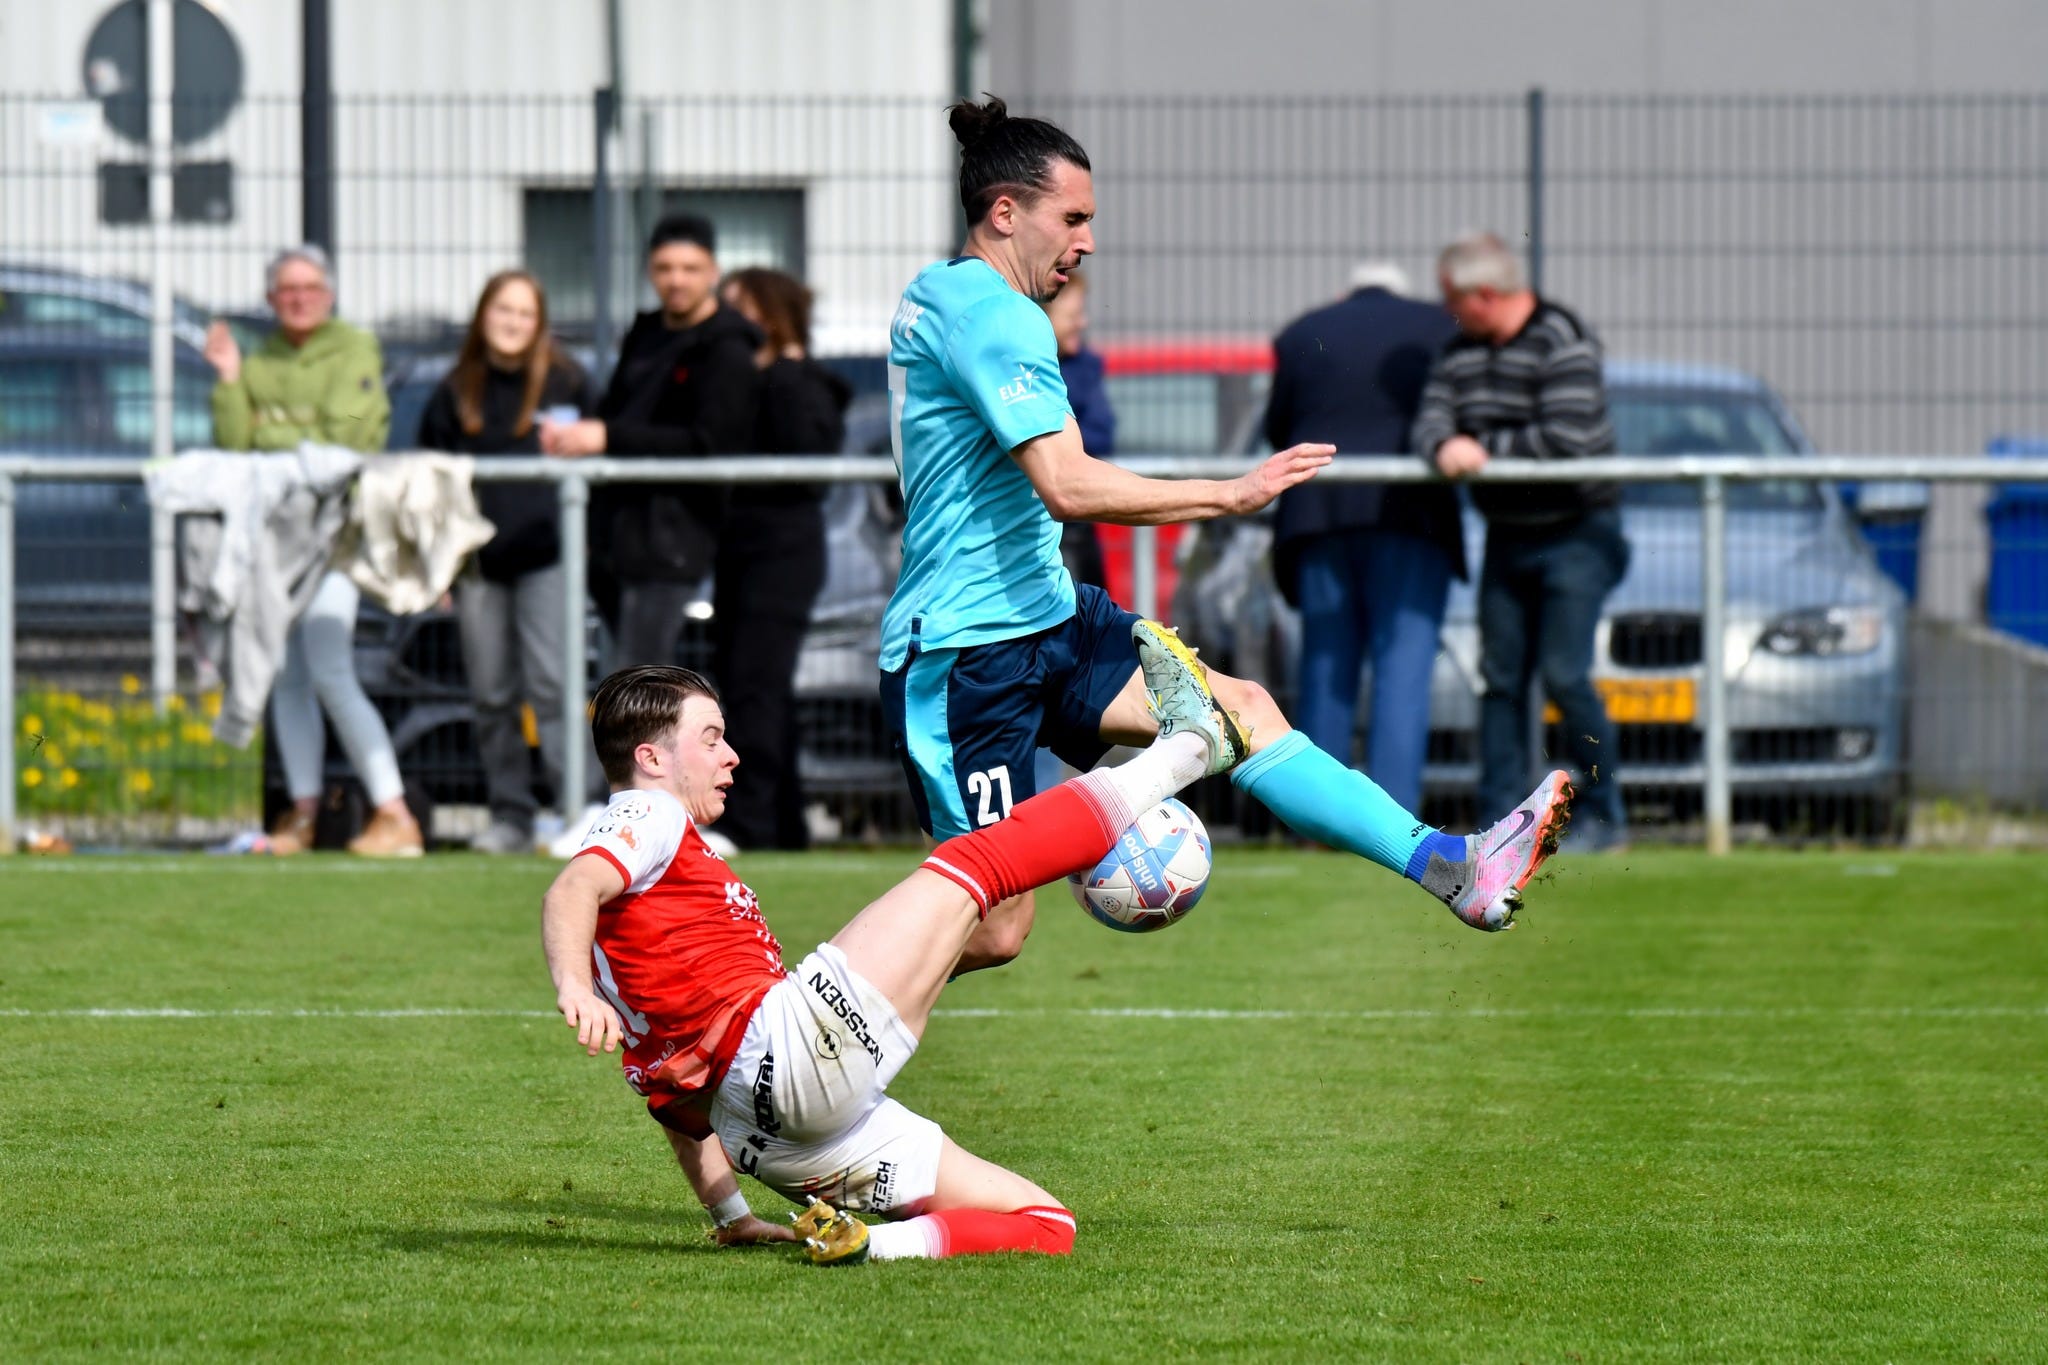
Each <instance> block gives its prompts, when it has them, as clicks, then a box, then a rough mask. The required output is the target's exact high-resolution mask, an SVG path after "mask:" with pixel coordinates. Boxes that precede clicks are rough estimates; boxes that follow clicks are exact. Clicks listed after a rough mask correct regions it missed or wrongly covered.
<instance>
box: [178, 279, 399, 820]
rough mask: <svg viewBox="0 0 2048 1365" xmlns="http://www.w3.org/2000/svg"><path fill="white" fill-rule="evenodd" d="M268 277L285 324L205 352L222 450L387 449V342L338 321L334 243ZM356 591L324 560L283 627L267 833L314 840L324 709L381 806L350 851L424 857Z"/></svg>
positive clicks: (219, 328)
mask: <svg viewBox="0 0 2048 1365" xmlns="http://www.w3.org/2000/svg"><path fill="white" fill-rule="evenodd" d="M269 285H270V289H269V299H270V307H271V309H272V311H274V312H275V313H276V314H277V331H276V332H274V333H272V334H271V335H270V337H269V338H267V339H266V340H265V341H264V343H263V344H262V345H261V346H260V347H258V348H257V349H256V353H255V354H254V355H251V356H250V357H249V358H248V359H247V360H246V361H244V360H243V358H242V352H241V348H240V347H238V346H236V345H235V339H234V337H233V336H232V335H230V334H229V332H228V329H227V327H226V325H225V324H223V323H219V322H216V323H214V324H213V327H212V328H211V330H209V331H208V332H207V334H206V358H207V360H208V361H209V362H210V363H211V364H212V365H213V368H214V369H215V371H217V372H218V373H219V375H220V382H219V383H218V384H216V385H214V388H213V434H214V443H215V444H216V445H218V446H219V447H220V448H221V449H222V450H296V449H297V448H298V446H299V443H300V442H301V441H316V442H320V443H322V444H327V445H338V446H347V447H350V448H352V449H355V450H361V451H365V452H369V451H378V450H382V449H383V448H384V437H385V434H386V432H387V431H389V429H390V426H391V401H390V399H389V398H387V397H386V396H385V393H384V380H383V369H384V356H383V352H382V351H381V350H380V349H379V348H378V346H377V339H376V338H375V337H373V336H371V335H370V334H369V333H368V332H363V331H359V330H357V329H356V328H354V327H351V326H349V325H348V324H347V323H345V322H340V321H337V320H336V319H335V317H334V286H333V279H332V274H331V272H330V270H329V268H328V264H327V254H326V253H325V252H323V251H321V250H320V248H318V247H315V246H297V247H292V248H291V249H290V250H288V251H284V252H280V253H279V254H278V256H277V257H276V259H274V260H273V261H271V263H270V277H269ZM360 601H361V596H360V594H359V593H358V592H357V590H356V585H355V584H354V583H352V582H350V581H349V578H348V575H346V574H343V573H340V572H338V571H336V570H333V569H329V570H328V571H327V572H326V573H325V575H324V576H323V577H322V578H321V580H320V587H319V590H318V591H317V592H316V593H315V594H314V596H313V601H312V604H311V605H309V606H308V607H307V608H306V610H305V611H304V612H303V613H302V614H301V615H300V617H299V619H298V620H297V621H296V622H294V623H293V625H292V628H291V632H290V634H289V635H288V636H287V637H286V641H285V658H284V666H283V668H282V669H280V670H279V672H278V675H277V681H276V682H275V683H274V684H273V685H272V687H271V691H270V718H271V740H272V743H273V744H274V745H275V746H276V748H277V754H278V760H279V764H280V766H282V767H283V769H284V776H285V785H286V787H288V788H289V789H290V792H291V797H292V805H291V808H290V809H289V810H287V811H286V812H285V813H284V815H283V816H282V817H281V818H280V819H279V820H278V822H277V824H276V826H275V827H274V828H273V829H272V830H271V837H270V848H271V851H272V852H274V853H298V852H301V851H303V850H304V849H307V848H309V847H311V846H312V842H313V816H314V813H315V812H316V811H317V810H318V809H319V805H320V795H321V791H322V788H323V787H324V785H325V773H324V772H323V771H322V770H323V768H324V767H325V763H326V752H327V733H326V726H325V724H324V723H323V721H322V718H321V713H322V712H323V711H324V712H325V713H326V719H327V720H329V721H332V722H333V724H334V729H335V733H336V735H337V736H338V737H339V738H340V740H341V747H342V749H343V750H344V751H346V752H347V754H348V758H349V763H350V765H351V766H353V767H354V768H355V770H356V774H357V776H359V777H360V778H362V781H363V788H364V790H365V791H366V792H368V793H369V797H370V801H371V803H372V804H373V805H374V806H375V807H376V812H375V814H374V815H373V816H372V817H371V819H370V822H369V824H368V825H366V826H365V827H364V829H363V832H362V833H361V834H360V835H359V836H357V837H356V838H355V839H354V840H353V841H351V842H350V844H349V851H350V852H352V853H360V854H366V855H370V856H377V857H415V856H417V855H418V854H419V853H420V852H421V851H422V850H423V848H424V846H425V841H424V839H423V838H422V836H421V832H420V827H419V824H418V822H417V821H416V820H414V818H413V815H412V812H411V810H410V809H409V808H408V807H407V805H406V803H405V785H404V782H403V780H402V779H401V778H400V776H399V772H398V758H397V755H396V754H395V753H394V752H393V749H392V745H391V732H390V730H388V729H386V728H385V725H384V720H383V717H381V716H380V715H378V713H377V708H376V707H375V706H374V705H372V704H371V702H370V699H369V697H368V695H367V694H365V693H364V691H363V685H362V683H361V682H360V681H359V680H358V679H357V678H356V673H355V655H354V652H353V645H352V641H353V638H354V635H355V624H356V608H357V606H358V605H359V603H360Z"/></svg>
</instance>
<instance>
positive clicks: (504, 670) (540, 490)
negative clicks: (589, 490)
mask: <svg viewBox="0 0 2048 1365" xmlns="http://www.w3.org/2000/svg"><path fill="white" fill-rule="evenodd" d="M589 407H590V398H589V380H588V378H586V377H585V375H584V373H583V370H582V368H581V367H580V366H578V365H577V364H576V362H575V361H574V360H572V359H570V358H569V356H568V355H567V354H566V353H565V352H564V351H563V350H562V348H561V347H560V346H558V345H556V344H555V340H554V338H553V337H552V336H550V335H549V334H548V305H547V296H546V294H545V293H544V292H543V291H542V289H541V285H540V281H539V280H537V279H535V278H534V277H533V276H532V275H531V274H529V273H527V272H526V271H524V270H503V271H500V272H499V273H497V274H496V275H493V276H491V278H490V280H489V281H488V282H487V283H485V285H484V291H483V294H482V296H481V297H480V298H479V299H478V300H477V305H476V315H475V316H474V317H473V318H471V319H470V324H469V334H468V335H467V336H466V337H464V338H463V342H462V351H461V353H460V354H459V355H458V356H457V357H456V360H455V365H454V368H452V369H451V370H450V371H449V372H448V376H447V378H445V379H443V380H442V381H441V383H440V386H439V387H437V388H436V389H435V390H434V392H433V395H432V397H430V398H428V400H427V406H426V410H425V411H424V412H423V413H421V415H420V430H419V443H420V445H421V447H422V448H424V449H427V450H446V451H450V452H453V453H456V454H462V455H474V456H479V457H485V458H488V457H490V456H503V455H528V456H531V455H538V454H539V453H540V423H541V419H542V416H543V414H545V415H546V416H548V417H551V418H553V419H554V420H555V421H558V422H573V421H575V420H577V419H578V418H580V417H581V416H582V415H583V414H584V412H585V411H587V410H588V409H589ZM477 502H478V505H479V508H480V510H481V511H482V512H483V514H484V516H486V517H487V518H489V519H490V522H491V524H492V525H494V526H496V527H497V528H498V533H497V535H496V536H495V537H493V538H492V540H491V542H490V544H488V545H486V546H484V548H483V549H481V550H479V551H478V552H477V554H476V557H475V559H474V560H473V561H472V562H471V564H470V566H469V567H468V569H467V570H465V571H464V573H463V575H462V578H461V580H460V581H459V582H458V583H457V585H456V590H455V603H456V612H457V616H458V619H459V620H460V622H461V626H462V663H463V669H464V671H465V672H466V673H467V674H468V676H469V691H470V696H471V698H472V699H473V700H474V701H475V703H476V713H477V725H476V741H477V752H478V754H479V756H480V757H481V759H482V761H483V767H484V782H485V788H486V792H487V795H488V799H489V802H490V808H491V823H490V826H489V827H488V828H487V829H485V831H484V832H483V833H482V834H480V835H478V836H477V837H476V838H475V839H473V840H471V841H470V847H471V848H473V849H476V850H478V851H479V852H483V853H526V852H530V851H532V848H533V822H534V816H535V814H536V813H537V811H538V809H539V802H538V800H537V799H536V798H535V796H534V791H533V765H532V759H531V756H530V755H529V753H528V750H527V747H526V733H525V727H524V726H523V724H522V723H521V718H520V709H519V708H520V704H521V703H522V702H524V703H525V704H526V705H528V706H531V707H532V708H533V714H534V722H535V726H536V728H537V729H538V730H539V732H540V754H541V764H542V766H543V767H544V768H545V769H546V772H547V778H548V783H549V785H550V786H552V787H553V788H554V790H555V792H556V793H557V794H558V799H559V798H560V794H561V792H562V746H563V744H564V742H565V732H564V728H563V724H562V687H563V676H562V649H563V645H564V643H565V640H564V636H563V615H564V613H563V608H564V605H565V599H564V593H565V592H566V588H567V585H566V583H565V580H564V575H563V570H562V563H561V538H560V519H559V518H560V514H559V512H558V510H557V504H558V502H559V499H558V497H557V494H556V490H555V485H553V484H551V483H506V482H502V481H498V480H486V481H484V482H482V483H480V484H479V485H478V488H477ZM581 738H582V737H581V736H580V735H579V736H577V740H578V742H581Z"/></svg>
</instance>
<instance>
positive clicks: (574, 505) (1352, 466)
mask: <svg viewBox="0 0 2048 1365" xmlns="http://www.w3.org/2000/svg"><path fill="white" fill-rule="evenodd" d="M146 463H147V462H146V461H143V460H139V459H137V460H101V459H94V460H90V461H82V460H78V459H75V458H66V457H64V456H0V641H4V642H5V643H6V649H5V651H4V653H0V717H4V718H5V723H6V725H7V727H8V739H7V742H5V743H0V853H4V852H7V851H11V850H12V849H13V847H14V844H15V830H16V821H15V804H14V803H15V781H16V774H15V770H14V740H13V733H12V732H13V725H14V719H13V717H14V582H13V578H14V553H15V551H14V508H15V485H16V484H17V483H19V482H22V481H36V482H70V483H104V482H108V481H120V480H136V481H140V480H141V478H142V475H143V469H144V467H145V465H146ZM1117 463H1118V464H1119V465H1121V466H1123V467H1125V468H1127V469H1130V470H1132V471H1133V472H1136V473H1140V474H1147V475H1153V476H1157V477H1162V478H1234V477H1236V476H1237V475H1239V474H1242V473H1244V472H1245V470H1246V468H1247V462H1246V461H1245V460H1244V459H1242V458H1231V457H1225V456H1213V455H1208V456H1143V457H1130V458H1125V459H1119V460H1118V461H1117ZM476 477H477V478H478V479H480V480H487V481H505V482H551V483H555V484H557V485H559V487H560V494H561V519H562V520H561V547H562V565H563V571H564V574H563V576H564V578H565V580H566V589H567V591H566V593H565V597H566V599H567V603H566V608H565V610H566V615H567V630H566V632H565V641H566V643H565V646H564V648H565V651H566V660H565V662H566V668H565V672H564V687H563V697H562V713H563V721H564V723H565V725H566V727H567V732H568V733H569V734H570V735H572V736H574V735H576V734H578V733H579V732H580V731H581V729H582V727H583V724H584V707H585V704H586V696H585V693H584V657H585V649H586V640H585V631H584V623H585V619H586V612H587V607H586V604H585V603H586V596H587V586H588V584H587V550H588V537H587V528H586V513H587V511H588V509H589V506H590V489H591V487H592V486H593V485H595V484H602V483H711V484H732V483H886V482H894V481H895V480H896V478H897V473H896V466H895V463H894V461H892V460H890V459H887V458H885V457H881V456H742V457H729V458H716V459H624V460H622V459H609V458H602V457H599V458H592V459H584V460H558V459H547V458H542V457H537V456H536V457H532V458H510V457H504V458H500V457H494V458H491V459H484V460H479V461H477V464H476ZM1589 477H1592V478H1599V479H1603V480H1613V481H1617V482H1638V483H1640V482H1658V483H1673V482H1691V483H1697V484H1699V485H1700V523H1701V524H1700V530H1701V547H1702V549H1701V565H1700V578H1701V593H1702V606H1701V619H1700V626H1701V630H1700V635H1701V644H1702V658H1701V672H1702V675H1703V676H1702V679H1701V687H1700V729H1701V732H1702V746H1701V747H1702V757H1703V763H1704V775H1705V784H1704V792H1703V797H1704V801H1703V806H1704V812H1705V823H1706V839H1707V847H1708V848H1709V850H1710V851H1713V852H1725V851H1726V850H1727V848H1728V846H1729V826H1730V816H1731V798H1730V783H1729V766H1730V764H1729V738H1728V679H1727V676H1726V668H1725V661H1724V659H1723V650H1724V642H1723V635H1724V633H1725V630H1724V627H1725V622H1726V619H1727V601H1726V597H1727V577H1728V559H1727V553H1728V551H1727V496H1726V494H1727V486H1728V484H1729V483H1731V482H1737V483H1739V482H1751V481H1756V480H1764V479H1789V480H1802V481H1808V482H1838V481H1850V480H1854V481H1859V482H1867V483H1875V482H1892V481H1925V482H1933V483H1965V482H1983V483H2048V458H2022V457H2015V458H2000V457H1990V456H1980V455H1788V456H1690V455H1680V456H1615V457H1609V458H1603V459H1601V460H1598V461H1597V462H1589V461H1583V460H1566V461H1559V462H1557V463H1555V464H1537V463H1532V462H1528V461H1519V460H1518V461H1498V462H1495V463H1494V464H1491V465H1489V466H1487V468H1486V469H1484V470H1483V471H1481V472H1480V473H1479V474H1477V475H1474V476H1472V481H1474V482H1485V483H1578V482H1582V481H1584V480H1585V479H1587V478H1589ZM1317 478H1318V479H1319V480H1321V481H1324V482H1331V481H1334V482H1339V483H1428V482H1434V481H1436V479H1437V475H1436V474H1435V472H1434V471H1433V470H1431V469H1429V468H1428V467H1427V466H1425V465H1424V464H1423V463H1422V462H1421V461H1420V460H1417V459H1413V458H1407V457H1389V456H1345V457H1341V458H1339V459H1337V460H1336V461H1334V462H1333V463H1332V464H1331V465H1330V466H1329V467H1328V468H1326V469H1325V470H1324V471H1323V472H1322V473H1321V474H1319V475H1318V476H1317ZM1154 534H1155V533H1154V530H1153V528H1151V527H1137V528H1135V529H1134V532H1133V536H1132V545H1131V551H1132V558H1133V569H1134V573H1133V581H1132V596H1133V601H1132V603H1131V607H1132V609H1133V610H1135V611H1137V612H1139V613H1140V614H1142V615H1146V616H1152V615H1156V614H1157V611H1158V602H1157V601H1156V579H1155V578H1154V575H1153V573H1152V569H1153V566H1154V563H1155V560H1156V551H1155V548H1154V547H1155V541H1154ZM172 543H173V539H172V527H171V518H169V517H168V516H165V515H163V514H154V515H153V516H152V518H151V556H150V573H151V640H152V647H153V653H154V655H155V657H154V658H153V664H152V668H151V679H152V683H153V685H154V687H155V690H156V695H157V698H158V700H159V702H160V703H161V702H162V700H163V699H164V698H166V697H168V695H169V694H170V692H171V690H172V688H173V686H174V665H175V657H174V654H173V645H172V641H173V640H174V631H173V624H174V623H173V614H174V606H175V584H174V583H173V582H172V578H173V575H174V573H175V564H174V562H173V556H172V553H171V547H172ZM584 755H585V746H584V745H582V744H579V743H573V742H572V743H570V744H567V745H565V746H564V753H563V767H564V772H563V779H564V780H563V784H562V785H563V787H564V790H565V795H564V796H563V798H562V799H563V803H564V805H565V807H567V810H566V811H565V816H567V817H568V818H574V816H575V815H576V814H577V813H578V810H579V802H580V799H581V793H582V792H583V790H584V779H585V776H586V774H585V772H584Z"/></svg>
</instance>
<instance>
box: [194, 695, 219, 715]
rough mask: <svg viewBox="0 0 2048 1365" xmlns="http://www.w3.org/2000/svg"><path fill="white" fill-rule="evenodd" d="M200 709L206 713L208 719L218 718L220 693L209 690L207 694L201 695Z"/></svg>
mask: <svg viewBox="0 0 2048 1365" xmlns="http://www.w3.org/2000/svg"><path fill="white" fill-rule="evenodd" d="M199 709H200V710H201V711H203V712H205V713H206V718H207V719H208V720H216V719H218V718H219V716H220V693H218V692H208V693H207V694H206V695H205V696H203V697H201V698H200V699H199Z"/></svg>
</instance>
